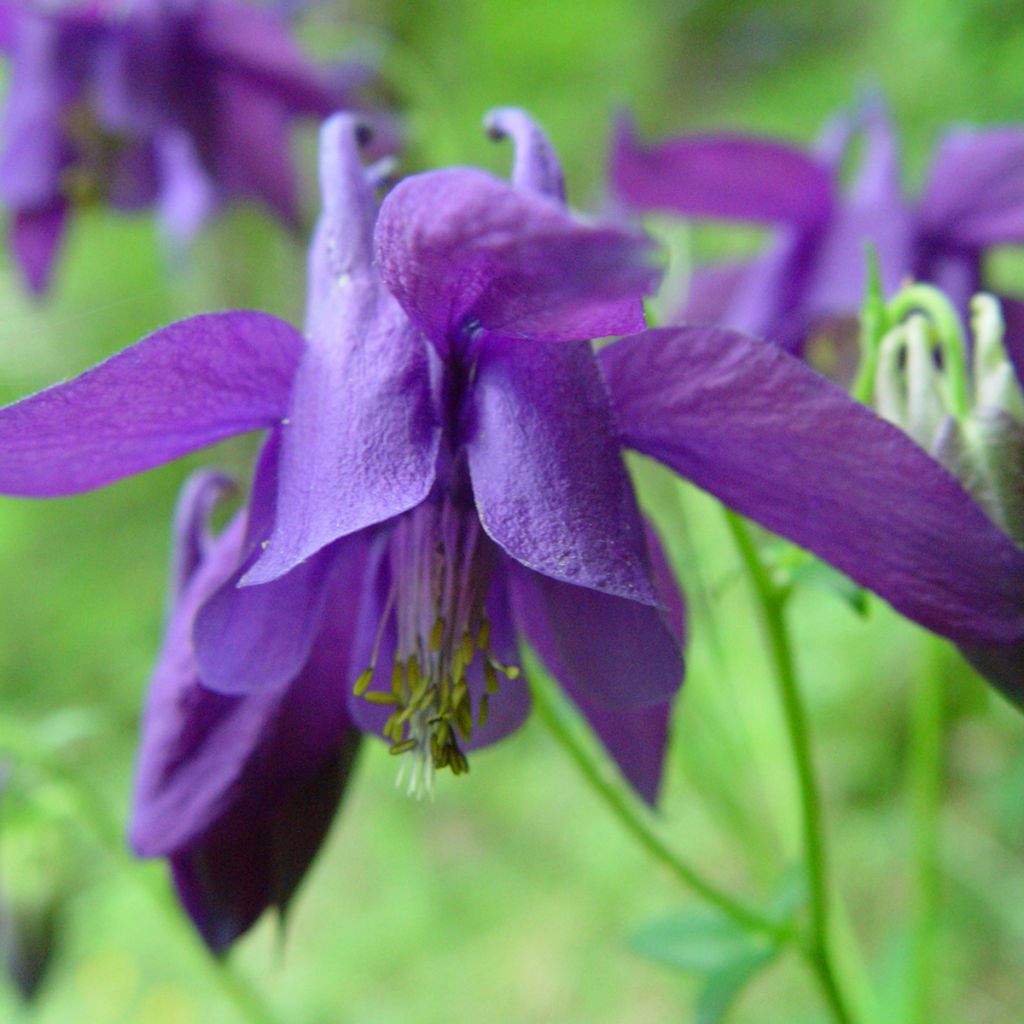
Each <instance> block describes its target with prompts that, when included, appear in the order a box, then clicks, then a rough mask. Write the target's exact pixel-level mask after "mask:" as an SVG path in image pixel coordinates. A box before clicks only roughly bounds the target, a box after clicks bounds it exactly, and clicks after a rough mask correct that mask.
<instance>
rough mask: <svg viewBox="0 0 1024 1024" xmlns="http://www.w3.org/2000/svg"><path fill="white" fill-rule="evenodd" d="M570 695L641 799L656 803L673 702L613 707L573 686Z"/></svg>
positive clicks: (663, 766)
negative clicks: (575, 691) (587, 695)
mask: <svg viewBox="0 0 1024 1024" xmlns="http://www.w3.org/2000/svg"><path fill="white" fill-rule="evenodd" d="M566 688H567V689H568V687H566ZM569 695H570V696H571V697H572V700H573V703H574V704H575V705H576V706H577V707H578V708H579V709H580V712H581V713H582V714H583V717H584V718H585V719H586V720H587V722H588V723H589V725H590V727H591V729H593V730H594V732H595V733H596V735H597V738H598V739H599V740H600V741H601V743H602V744H603V746H604V748H605V749H606V750H607V751H608V753H609V755H611V758H612V760H613V761H614V762H615V763H616V764H617V765H618V766H619V771H620V772H622V774H623V776H624V777H625V779H626V781H627V782H628V783H629V784H630V785H631V786H632V787H633V789H635V790H636V792H637V793H638V794H639V795H640V797H641V799H643V800H644V801H646V802H647V803H648V804H650V805H651V806H652V807H653V806H655V805H656V804H657V802H658V792H659V790H660V789H661V779H662V774H663V771H664V768H665V754H666V752H667V751H668V743H669V725H670V723H671V719H672V704H671V702H670V701H666V702H665V703H664V704H652V705H650V706H649V707H644V708H614V709H612V708H609V707H607V706H605V705H603V704H598V703H595V702H594V701H592V700H588V699H586V698H585V697H580V696H577V694H576V693H573V692H572V691H571V690H570V691H569Z"/></svg>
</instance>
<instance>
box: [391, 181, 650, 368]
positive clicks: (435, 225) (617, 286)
mask: <svg viewBox="0 0 1024 1024" xmlns="http://www.w3.org/2000/svg"><path fill="white" fill-rule="evenodd" d="M376 251H377V260H378V263H379V265H380V270H381V275H382V276H383V278H384V282H385V284H387V286H388V287H389V288H390V289H391V291H392V292H393V293H394V294H395V295H396V296H397V298H398V301H399V302H401V304H402V306H403V307H404V308H405V310H406V312H407V313H408V314H409V316H410V317H411V318H412V319H413V320H414V321H415V322H416V323H417V324H418V325H419V326H420V327H421V328H422V329H423V330H424V332H425V333H426V334H427V335H428V336H429V337H430V339H431V340H432V341H433V342H434V343H435V344H436V345H438V346H439V347H440V348H441V349H442V351H443V350H444V349H445V347H446V345H447V343H448V339H449V337H451V336H452V335H455V334H458V333H460V332H463V331H466V330H472V329H474V328H477V327H480V328H483V329H484V330H487V331H496V332H499V333H501V334H504V335H506V336H509V337H529V338H535V339H539V340H552V341H563V340H570V339H582V338H595V337H603V336H606V335H610V334H621V333H624V332H626V331H631V330H638V329H639V324H638V323H637V320H636V314H635V309H636V307H634V306H632V305H629V306H628V307H623V306H622V305H620V303H619V301H618V300H622V299H627V298H639V297H640V296H642V295H644V294H647V293H648V292H650V291H651V290H653V288H654V286H655V284H656V283H657V280H658V277H659V272H658V271H657V270H655V269H654V267H653V266H652V262H651V260H652V243H651V241H650V240H649V239H648V238H646V237H645V236H643V235H639V234H635V233H632V232H627V231H620V230H618V229H615V228H599V227H590V226H588V225H585V224H582V223H580V222H579V221H577V220H574V219H573V218H572V217H570V216H569V215H568V214H567V213H566V212H565V211H564V210H563V209H562V207H561V205H560V204H559V203H557V202H555V201H553V200H551V199H547V198H544V197H541V196H539V195H536V194H534V193H527V192H523V191H520V190H518V189H515V188H512V187H511V186H510V185H507V184H506V183H505V182H503V181H499V180H498V179H497V178H493V177H491V176H490V175H489V174H484V173H483V172H482V171H476V170H469V169H455V170H445V171H431V172H428V173H426V174H419V175H414V176H413V177H411V178H406V179H405V180H404V181H403V182H402V183H401V184H400V185H399V186H398V187H397V188H396V189H395V190H394V191H393V192H391V194H390V195H389V196H388V197H387V198H386V199H385V200H384V203H383V205H382V206H381V211H380V217H379V218H378V221H377V231H376ZM624 308H626V309H627V311H628V313H629V315H628V316H623V315H622V310H623V309H624Z"/></svg>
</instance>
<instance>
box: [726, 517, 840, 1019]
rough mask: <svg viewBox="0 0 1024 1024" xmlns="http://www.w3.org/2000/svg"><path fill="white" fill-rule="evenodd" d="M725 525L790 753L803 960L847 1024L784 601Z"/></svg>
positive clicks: (738, 534)
mask: <svg viewBox="0 0 1024 1024" xmlns="http://www.w3.org/2000/svg"><path fill="white" fill-rule="evenodd" d="M725 516H726V520H727V522H728V524H729V529H730V532H731V533H732V536H733V539H734V541H735V543H736V547H737V549H738V550H739V553H740V557H741V559H742V561H743V564H744V566H745V568H746V570H747V573H748V575H749V577H750V582H751V585H752V587H753V590H754V596H755V597H756V599H757V604H758V609H759V611H760V616H761V621H762V625H763V627H764V632H765V637H766V639H767V642H768V647H769V651H770V653H771V660H772V664H773V666H774V668H775V675H776V678H777V680H778V684H779V695H780V697H781V700H782V710H783V714H784V717H785V720H786V728H787V731H788V733H789V740H790V743H789V745H790V748H791V750H792V752H793V760H794V767H795V769H796V778H797V786H798V789H799V794H800V811H801V817H802V819H803V829H802V831H803V847H804V860H805V862H806V870H807V878H808V884H809V888H810V914H811V921H810V934H809V936H808V940H807V946H806V954H807V958H808V962H809V964H810V966H811V969H812V970H813V972H814V974H815V976H816V978H817V980H818V983H819V984H820V986H821V989H822V992H823V994H824V996H825V998H826V1000H827V1002H828V1004H829V1008H830V1009H831V1010H832V1013H833V1015H834V1016H835V1019H836V1020H837V1021H840V1022H842V1024H851V1022H852V1021H853V1019H854V1018H853V1014H852V1013H851V1011H850V1009H849V1007H848V1006H847V1002H846V998H845V996H844V994H843V992H842V990H841V988H840V986H839V982H838V979H837V977H836V971H835V968H834V966H833V959H832V955H831V951H830V943H829V903H830V901H829V885H828V869H827V863H826V851H825V832H824V821H823V818H822V812H821V798H820V796H819V794H818V786H817V782H816V780H815V774H814V763H813V758H812V756H811V739H810V731H809V729H808V723H807V713H806V711H805V709H804V704H803V699H802V698H801V695H800V688H799V686H798V685H797V678H796V665H795V663H794V660H793V648H792V644H791V642H790V637H789V629H788V627H787V625H786V619H785V615H784V612H783V604H784V595H783V594H782V593H781V591H780V590H779V588H778V587H777V586H776V585H775V583H774V582H773V581H772V579H771V577H770V576H769V574H768V570H767V569H766V568H765V566H764V563H763V562H762V561H761V556H760V554H759V553H758V550H757V547H756V545H755V544H754V541H753V539H752V538H751V536H750V533H749V531H748V530H747V526H746V524H745V523H744V521H743V520H742V519H741V518H740V517H739V516H738V515H736V514H735V513H734V512H730V511H728V510H726V512H725Z"/></svg>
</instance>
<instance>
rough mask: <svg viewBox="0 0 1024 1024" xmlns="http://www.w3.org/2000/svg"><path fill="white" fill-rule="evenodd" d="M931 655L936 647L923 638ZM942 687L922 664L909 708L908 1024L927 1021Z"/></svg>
mask: <svg viewBox="0 0 1024 1024" xmlns="http://www.w3.org/2000/svg"><path fill="white" fill-rule="evenodd" d="M926 643H927V644H928V648H929V650H930V651H937V649H938V644H937V643H936V641H934V640H933V639H932V637H927V638H926ZM942 733H943V686H942V678H941V675H940V673H939V671H938V667H937V665H936V663H935V658H934V657H928V658H927V659H925V664H924V671H923V672H921V673H919V675H918V679H917V685H916V686H915V688H914V692H913V697H912V703H911V708H910V763H909V768H908V778H907V783H908V787H909V790H910V806H911V824H912V843H913V846H912V865H913V866H912V872H913V874H912V878H911V890H910V891H911V896H910V920H911V935H910V952H909V961H910V964H909V968H908V970H907V1004H906V1005H907V1012H906V1014H905V1015H904V1017H905V1020H906V1021H907V1024H927V1022H928V1021H930V1020H932V1019H934V1018H933V1016H932V1010H933V1006H932V995H931V981H932V979H933V978H934V976H935V975H934V970H935V926H936V920H937V917H938V910H939V901H940V886H941V879H940V873H939V810H940V807H941V802H942V763H943V762H942Z"/></svg>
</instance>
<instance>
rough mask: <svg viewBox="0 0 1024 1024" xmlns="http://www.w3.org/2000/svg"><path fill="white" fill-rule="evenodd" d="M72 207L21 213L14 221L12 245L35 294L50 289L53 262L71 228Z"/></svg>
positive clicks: (56, 206) (62, 205) (62, 204)
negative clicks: (69, 226) (69, 217)
mask: <svg viewBox="0 0 1024 1024" xmlns="http://www.w3.org/2000/svg"><path fill="white" fill-rule="evenodd" d="M67 220H68V204H67V203H66V202H64V201H63V200H58V201H57V202H55V203H53V204H52V205H50V206H44V207H33V208H32V209H25V210H18V211H17V212H16V213H15V214H14V217H13V219H12V221H11V227H10V232H11V234H10V244H11V251H12V252H13V253H14V258H15V259H16V260H17V261H18V266H19V268H20V269H21V273H22V276H23V277H24V278H25V284H26V285H27V286H28V289H29V291H30V292H31V293H32V294H33V295H42V294H43V293H44V292H46V291H47V290H48V289H49V287H50V277H51V274H52V272H53V262H54V259H55V257H56V255H57V249H58V248H59V246H60V243H61V239H62V238H63V237H64V231H65V228H66V227H67Z"/></svg>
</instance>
